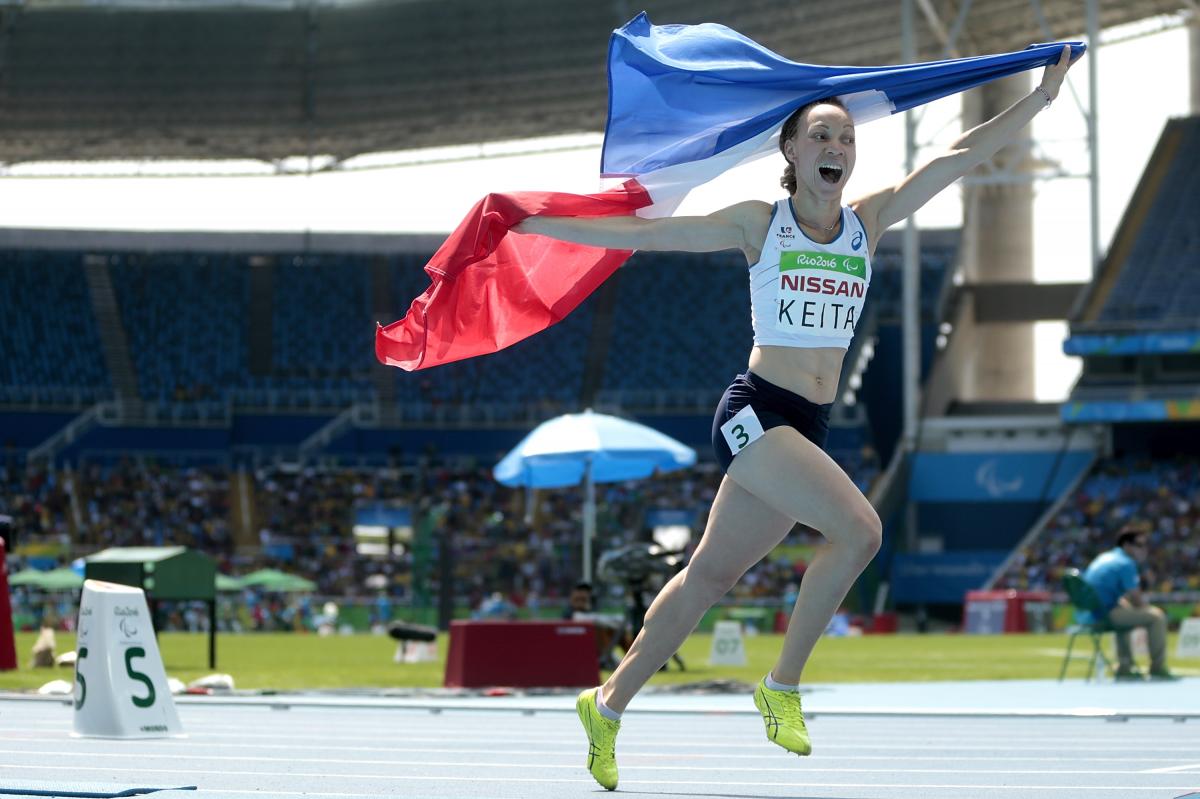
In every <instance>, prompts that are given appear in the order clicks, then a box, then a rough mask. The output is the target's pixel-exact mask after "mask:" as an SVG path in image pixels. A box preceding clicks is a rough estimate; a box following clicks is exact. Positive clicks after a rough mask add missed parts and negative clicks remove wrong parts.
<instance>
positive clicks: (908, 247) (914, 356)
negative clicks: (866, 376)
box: [900, 0, 921, 448]
mask: <svg viewBox="0 0 1200 799" xmlns="http://www.w3.org/2000/svg"><path fill="white" fill-rule="evenodd" d="M914 16H915V15H914V10H913V0H903V3H902V4H901V7H900V37H901V38H900V42H901V44H900V47H901V50H900V54H901V60H902V61H903V62H904V63H906V64H911V63H913V62H914V61H916V60H917V47H916V31H915V19H914ZM916 160H917V117H916V115H915V114H914V113H913V112H912V110H911V109H910V110H908V111H905V112H904V171H905V174H912V171H913V170H914V169H915V168H916ZM903 259H904V260H903V270H904V271H903V282H902V286H901V299H902V308H903V312H902V313H901V318H902V320H903V322H902V324H903V335H904V386H903V397H904V444H905V446H906V447H908V448H911V447H912V446H913V445H914V444H915V443H916V442H915V439H916V434H917V401H918V394H919V392H920V383H921V306H920V299H919V297H920V290H919V284H920V279H921V245H920V238H919V236H918V232H917V221H916V218H915V215H914V216H910V217H909V218H908V220H907V222H906V223H905V226H904V241H903Z"/></svg>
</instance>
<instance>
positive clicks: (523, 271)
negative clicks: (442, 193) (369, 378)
mask: <svg viewBox="0 0 1200 799" xmlns="http://www.w3.org/2000/svg"><path fill="white" fill-rule="evenodd" d="M649 204H650V195H649V194H647V193H646V191H645V189H643V188H642V187H641V186H640V185H639V184H638V183H637V182H636V181H633V180H630V181H628V182H626V183H625V184H624V185H622V186H620V187H619V188H616V189H610V190H609V191H605V192H601V193H600V194H588V195H578V194H561V193H557V192H532V191H531V192H517V193H514V194H489V195H488V196H487V197H484V198H483V199H482V200H480V201H479V202H478V203H477V204H476V205H475V207H474V208H472V209H471V213H470V214H468V215H467V218H466V219H464V220H463V222H462V224H460V225H459V226H458V229H457V230H455V231H454V232H453V233H451V234H450V237H449V238H448V239H446V243H445V244H443V245H442V246H441V248H440V249H439V250H438V251H437V252H436V253H434V255H433V258H432V259H430V261H429V263H428V264H427V265H426V266H425V272H426V274H428V275H429V278H430V280H431V281H432V283H431V284H430V286H429V288H428V289H426V290H425V293H424V294H422V295H421V296H420V297H417V298H416V299H415V300H413V303H412V305H411V306H409V309H408V313H407V314H406V315H405V317H404V318H403V319H401V320H400V321H398V322H393V323H392V324H390V325H388V326H386V327H383V326H380V327H379V328H378V329H377V330H376V331H375V357H377V358H378V359H379V360H380V361H381V362H383V363H385V364H388V365H389V366H399V367H400V368H401V369H407V370H409V371H412V370H415V369H425V368H428V367H430V366H439V365H441V364H444V363H450V362H451V361H458V360H462V359H463V358H470V357H472V356H475V355H485V354H487V353H491V352H496V351H497V350H502V349H504V348H505V347H508V346H510V345H512V344H516V343H517V342H518V341H521V340H522V339H525V338H528V337H529V336H532V335H533V334H534V333H537V332H538V331H541V330H545V329H546V328H547V327H549V326H550V325H552V324H554V323H555V322H558V321H560V320H561V319H562V318H563V317H565V316H566V315H567V314H569V313H570V312H571V311H572V310H574V309H575V307H576V306H577V305H579V303H581V302H583V300H584V299H585V298H586V297H587V296H588V295H589V294H591V293H592V292H593V291H595V289H596V288H597V287H598V286H599V285H600V284H601V283H603V282H604V281H605V280H606V279H607V278H608V276H609V275H611V274H612V273H613V272H615V271H616V270H617V268H618V267H620V265H621V264H623V263H624V262H625V261H626V260H627V259H628V258H629V256H630V255H631V252H630V251H628V250H606V249H604V248H603V247H589V246H585V245H582V244H570V243H568V242H564V241H557V240H555V239H550V238H547V237H545V236H534V235H527V234H525V235H516V234H514V235H512V236H508V235H506V234H507V233H508V231H509V229H510V228H512V227H513V226H514V225H516V224H517V223H519V222H520V221H521V220H523V219H525V218H526V217H530V216H536V215H538V214H542V215H546V216H627V215H629V214H632V213H634V212H635V211H637V210H638V209H639V208H644V207H645V206H647V205H649Z"/></svg>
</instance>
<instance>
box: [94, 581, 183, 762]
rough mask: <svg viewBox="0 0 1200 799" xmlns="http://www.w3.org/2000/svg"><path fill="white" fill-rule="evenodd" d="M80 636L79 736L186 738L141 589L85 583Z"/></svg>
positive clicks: (109, 584)
mask: <svg viewBox="0 0 1200 799" xmlns="http://www.w3.org/2000/svg"><path fill="white" fill-rule="evenodd" d="M78 630H79V637H78V643H77V645H76V652H77V656H76V659H75V686H74V697H75V702H74V705H75V725H74V730H75V731H74V734H75V735H78V736H84V737H97V738H165V737H177V736H181V735H183V727H182V725H181V724H180V723H179V715H178V713H176V711H175V701H174V700H173V699H172V698H171V691H170V688H169V687H168V685H167V675H166V672H165V671H164V669H163V662H162V656H161V655H160V654H159V652H158V642H157V641H156V640H155V638H154V626H153V624H152V623H151V619H150V609H149V608H148V607H147V605H146V595H145V593H144V592H143V591H142V589H140V588H134V587H131V586H128V585H117V584H116V583H106V582H102V581H100V580H85V581H84V583H83V599H82V600H81V602H80V604H79V625H78Z"/></svg>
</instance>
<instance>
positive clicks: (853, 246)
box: [850, 230, 863, 250]
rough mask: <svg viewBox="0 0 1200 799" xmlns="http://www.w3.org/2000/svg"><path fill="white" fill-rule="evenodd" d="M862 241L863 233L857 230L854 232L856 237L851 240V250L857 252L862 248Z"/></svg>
mask: <svg viewBox="0 0 1200 799" xmlns="http://www.w3.org/2000/svg"><path fill="white" fill-rule="evenodd" d="M862 239H863V235H862V231H861V230H856V231H855V232H854V237H853V238H852V239H850V249H852V250H857V249H858V248H859V247H861V246H862Z"/></svg>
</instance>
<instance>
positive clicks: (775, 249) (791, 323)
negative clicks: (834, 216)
mask: <svg viewBox="0 0 1200 799" xmlns="http://www.w3.org/2000/svg"><path fill="white" fill-rule="evenodd" d="M870 285H871V257H870V256H869V255H868V254H867V231H866V228H865V227H863V223H862V220H861V219H859V218H858V214H856V213H854V211H853V210H852V209H850V208H849V207H843V208H842V232H841V234H839V235H838V237H837V238H836V239H834V240H833V241H831V242H829V243H828V244H821V243H819V242H816V241H813V240H812V239H810V238H809V237H808V236H806V235H805V234H804V231H802V230H801V229H800V223H799V222H797V221H796V216H795V214H794V213H793V211H792V203H791V201H790V200H786V199H785V200H780V201H779V202H777V203H775V211H774V213H772V214H771V227H770V229H769V230H768V232H767V238H766V241H764V242H763V247H762V256H761V257H760V258H759V259H758V263H756V264H754V265H753V266H751V267H750V312H751V319H752V321H753V324H754V343H755V344H762V345H769V346H776V347H842V348H843V349H844V348H846V347H849V346H850V339H852V338H853V337H854V328H855V326H856V325H857V324H858V320H859V319H861V318H862V310H863V302H864V301H865V300H866V298H867V287H868V286H870Z"/></svg>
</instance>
